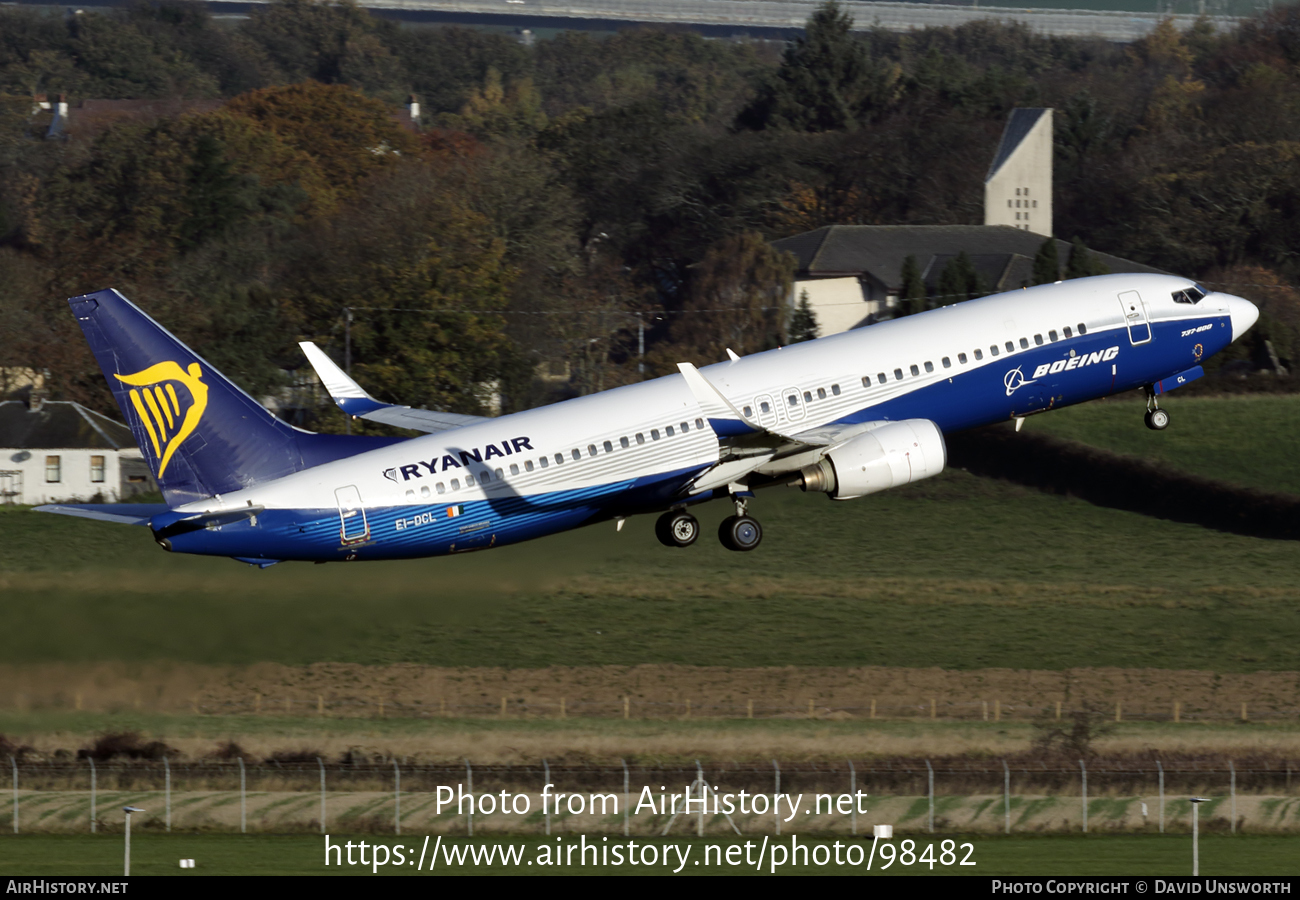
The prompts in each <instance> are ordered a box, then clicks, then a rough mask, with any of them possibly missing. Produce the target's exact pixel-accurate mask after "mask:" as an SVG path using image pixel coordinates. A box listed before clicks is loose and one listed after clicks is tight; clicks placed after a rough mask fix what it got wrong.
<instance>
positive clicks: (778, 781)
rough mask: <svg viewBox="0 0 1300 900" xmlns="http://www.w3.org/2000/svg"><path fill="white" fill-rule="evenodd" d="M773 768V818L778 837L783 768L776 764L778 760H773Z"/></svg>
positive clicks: (779, 832) (779, 831)
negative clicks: (774, 786)
mask: <svg viewBox="0 0 1300 900" xmlns="http://www.w3.org/2000/svg"><path fill="white" fill-rule="evenodd" d="M772 768H773V769H774V770H775V771H776V793H775V794H773V795H772V812H773V816H772V818H773V820H774V821H775V822H776V833H777V836H780V834H781V812H780V810H778V809H777V807H778V806H779V805H780V804H781V767H780V766H778V765H777V764H776V760H772Z"/></svg>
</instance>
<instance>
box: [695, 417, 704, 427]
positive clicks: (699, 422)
mask: <svg viewBox="0 0 1300 900" xmlns="http://www.w3.org/2000/svg"><path fill="white" fill-rule="evenodd" d="M695 427H696V428H703V427H704V420H703V419H696V420H695Z"/></svg>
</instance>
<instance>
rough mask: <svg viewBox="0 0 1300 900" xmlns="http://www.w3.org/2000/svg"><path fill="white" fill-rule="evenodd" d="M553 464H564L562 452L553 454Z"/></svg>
mask: <svg viewBox="0 0 1300 900" xmlns="http://www.w3.org/2000/svg"><path fill="white" fill-rule="evenodd" d="M555 464H556V465H557V466H562V465H564V454H563V453H557V454H555Z"/></svg>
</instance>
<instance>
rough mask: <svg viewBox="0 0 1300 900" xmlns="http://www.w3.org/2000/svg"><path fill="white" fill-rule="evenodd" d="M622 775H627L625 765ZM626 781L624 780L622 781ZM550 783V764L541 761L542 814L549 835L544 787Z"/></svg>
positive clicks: (548, 819)
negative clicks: (544, 817) (544, 814)
mask: <svg viewBox="0 0 1300 900" xmlns="http://www.w3.org/2000/svg"><path fill="white" fill-rule="evenodd" d="M623 769H624V774H625V775H626V774H627V764H626V763H624V764H623ZM624 780H626V779H624ZM550 783H551V764H550V763H548V762H547V761H546V760H542V785H543V786H542V812H544V813H546V833H547V834H550V833H551V804H549V803H547V802H546V787H545V786H546V785H548V784H550Z"/></svg>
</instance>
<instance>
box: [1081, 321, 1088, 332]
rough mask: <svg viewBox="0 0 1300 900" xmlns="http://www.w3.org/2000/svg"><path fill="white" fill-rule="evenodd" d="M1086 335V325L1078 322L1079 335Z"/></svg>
mask: <svg viewBox="0 0 1300 900" xmlns="http://www.w3.org/2000/svg"><path fill="white" fill-rule="evenodd" d="M1087 333H1088V326H1087V325H1084V324H1083V323H1082V322H1080V323H1079V334H1087Z"/></svg>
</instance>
